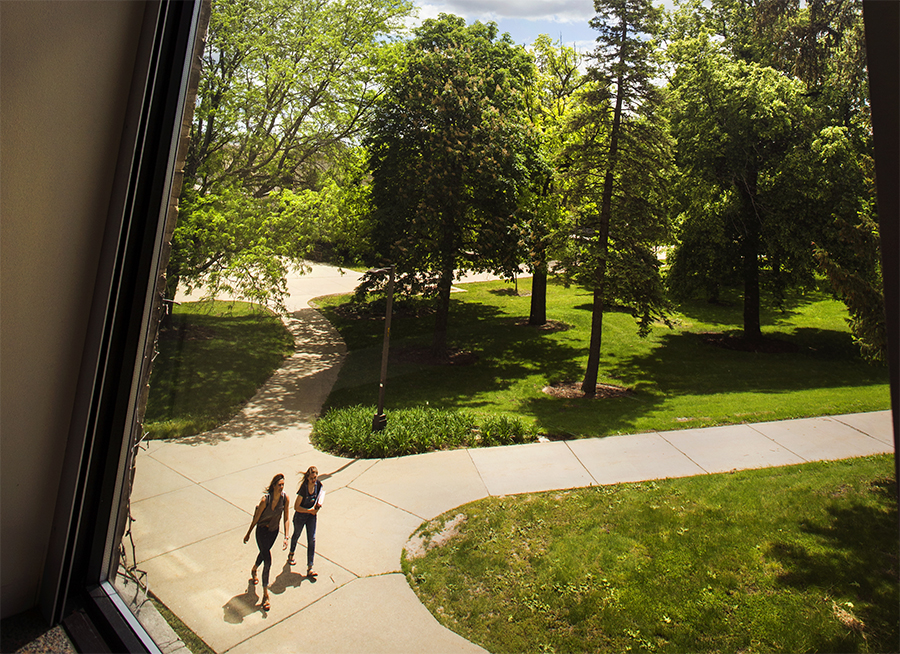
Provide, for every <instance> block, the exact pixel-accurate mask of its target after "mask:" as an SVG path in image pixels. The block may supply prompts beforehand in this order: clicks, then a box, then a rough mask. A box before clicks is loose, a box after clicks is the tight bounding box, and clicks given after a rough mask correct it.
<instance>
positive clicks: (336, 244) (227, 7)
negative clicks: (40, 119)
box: [167, 0, 412, 308]
mask: <svg viewBox="0 0 900 654" xmlns="http://www.w3.org/2000/svg"><path fill="white" fill-rule="evenodd" d="M411 8H412V5H411V4H410V3H409V2H407V1H405V0H401V1H399V2H397V1H395V0H313V1H312V2H306V1H300V0H216V1H215V2H214V3H213V11H212V16H211V19H210V27H209V36H208V41H207V44H206V48H205V52H204V56H203V65H202V75H201V80H200V85H199V92H198V99H197V107H196V110H195V114H194V121H193V124H192V127H191V145H190V149H189V152H188V155H187V162H186V167H185V182H184V190H183V193H182V198H181V209H180V211H179V224H178V227H177V228H176V233H175V237H174V243H173V254H172V259H171V262H170V265H169V268H168V271H167V276H168V278H169V280H170V281H169V287H170V292H171V291H172V289H173V288H174V286H175V285H176V284H177V283H178V282H179V281H180V282H181V283H184V284H186V285H188V286H191V285H202V286H204V287H206V289H207V291H208V292H209V293H210V294H215V293H216V292H218V291H220V290H229V291H233V292H235V293H237V294H238V295H241V296H244V297H248V298H253V299H254V300H260V299H265V301H266V302H267V303H269V305H270V306H272V307H274V308H283V305H282V299H283V292H284V287H283V283H284V282H283V274H284V272H285V271H286V270H287V268H288V267H289V266H290V265H291V264H292V263H296V262H299V261H300V260H301V259H302V258H303V257H304V256H306V255H307V254H308V253H309V252H310V249H311V248H312V247H313V246H316V247H319V248H323V246H324V247H326V248H333V251H334V252H335V254H336V256H337V257H338V258H340V257H353V256H354V252H355V246H354V245H353V243H358V242H359V240H360V237H361V235H362V233H363V230H362V229H361V228H360V226H359V216H360V214H361V213H362V212H363V211H364V209H365V202H364V199H363V198H362V197H361V194H360V192H359V188H360V177H361V175H360V173H359V168H360V166H359V157H358V156H357V157H356V160H355V161H354V149H353V148H352V147H350V146H351V144H352V143H353V142H354V141H358V138H359V134H360V133H361V130H362V129H363V128H364V126H365V121H366V118H367V116H368V114H369V112H370V111H371V108H372V105H373V103H374V101H375V98H376V97H377V95H378V93H379V85H380V80H381V78H382V76H383V73H384V71H385V68H384V67H385V66H388V65H390V64H391V61H392V56H393V55H392V52H393V50H394V49H395V48H394V46H393V45H392V44H391V42H390V40H389V39H388V38H386V37H388V36H389V35H390V34H391V33H392V32H394V31H396V30H398V29H400V28H401V27H402V25H403V21H404V20H405V18H406V16H407V15H408V14H409V12H410V11H411ZM354 169H355V170H356V172H354ZM339 226H340V227H341V228H342V229H341V230H340V231H341V233H342V234H345V235H346V236H345V237H343V238H335V237H334V234H335V232H336V231H338V230H337V228H338V227H339ZM344 228H345V229H344Z"/></svg>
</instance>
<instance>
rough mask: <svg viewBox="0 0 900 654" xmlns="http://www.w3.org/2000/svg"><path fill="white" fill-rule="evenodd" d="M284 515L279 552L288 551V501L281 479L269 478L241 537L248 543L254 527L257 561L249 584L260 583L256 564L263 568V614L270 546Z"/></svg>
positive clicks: (267, 596) (270, 554) (266, 603)
mask: <svg viewBox="0 0 900 654" xmlns="http://www.w3.org/2000/svg"><path fill="white" fill-rule="evenodd" d="M282 515H284V544H283V545H282V549H284V548H286V547H287V539H288V536H287V535H288V498H287V495H286V494H285V492H284V475H282V474H277V475H275V476H274V477H272V482H271V483H270V484H269V487H268V488H267V489H266V494H265V495H263V496H262V499H260V501H259V504H258V505H257V506H256V511H255V512H254V513H253V520H251V521H250V528H249V529H248V530H247V535H246V536H244V542H245V543H246V542H247V541H248V540H250V532H251V531H253V527H254V526H255V527H256V544H257V546H259V556H257V557H256V563H254V564H253V567H252V568H250V581H251V582H253V583H254V584H258V583H259V579H258V578H257V576H256V569H257V568H258V567H259V564H260V563H262V564H263V572H262V582H263V599H262V610H263V611H268V610H269V608H271V607H270V604H269V570H270V569H271V567H272V551H271V550H272V545H274V544H275V539H276V538H278V523H279V521H280V518H281V516H282Z"/></svg>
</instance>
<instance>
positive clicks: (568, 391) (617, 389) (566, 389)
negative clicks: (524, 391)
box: [543, 382, 634, 400]
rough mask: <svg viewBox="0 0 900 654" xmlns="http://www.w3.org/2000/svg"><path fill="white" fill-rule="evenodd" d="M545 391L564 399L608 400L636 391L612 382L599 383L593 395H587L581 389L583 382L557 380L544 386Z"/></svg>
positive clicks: (632, 393)
mask: <svg viewBox="0 0 900 654" xmlns="http://www.w3.org/2000/svg"><path fill="white" fill-rule="evenodd" d="M543 392H544V393H546V394H547V395H549V396H551V397H559V398H563V399H573V398H582V397H583V398H588V399H594V400H606V399H611V398H616V397H629V396H632V395H634V391H632V390H630V389H628V388H624V387H622V386H614V385H612V384H597V390H596V392H595V393H594V394H593V395H586V394H585V392H584V391H583V390H581V382H557V383H555V384H550V385H549V386H545V387H544V388H543Z"/></svg>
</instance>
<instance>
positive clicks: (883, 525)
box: [768, 479, 900, 652]
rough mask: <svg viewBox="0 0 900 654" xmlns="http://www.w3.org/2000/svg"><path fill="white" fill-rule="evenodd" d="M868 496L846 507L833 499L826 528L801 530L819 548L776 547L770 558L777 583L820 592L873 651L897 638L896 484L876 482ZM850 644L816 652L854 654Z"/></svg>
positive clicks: (813, 526) (828, 644) (827, 646)
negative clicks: (776, 563) (778, 566)
mask: <svg viewBox="0 0 900 654" xmlns="http://www.w3.org/2000/svg"><path fill="white" fill-rule="evenodd" d="M872 491H873V495H874V502H872V503H867V504H864V503H862V502H858V501H856V502H854V503H852V504H849V505H848V504H847V503H846V502H844V503H841V502H840V501H838V500H836V501H835V502H834V503H833V504H832V505H831V506H830V507H829V509H828V522H827V523H824V524H813V523H808V524H803V525H801V530H802V531H803V532H805V533H807V534H810V535H811V536H813V537H815V540H816V541H817V544H818V545H819V546H818V547H815V548H810V547H806V546H804V545H802V544H798V543H786V542H777V543H774V544H773V545H772V546H771V548H770V551H769V552H768V553H769V555H770V556H772V557H774V558H775V559H777V560H778V561H779V563H781V565H782V566H783V568H784V570H785V572H784V573H783V574H782V575H781V576H780V577H779V578H778V582H779V583H780V584H782V585H783V586H787V587H792V588H798V589H801V590H806V589H807V588H809V587H815V588H820V589H822V592H823V594H824V595H825V596H826V597H829V598H830V599H831V601H834V602H835V605H834V611H835V614H836V618H837V619H841V621H842V622H844V624H845V626H847V628H848V630H861V632H862V633H863V634H865V635H866V636H867V638H868V639H870V640H869V642H870V646H872V647H876V648H877V647H878V646H879V645H881V646H885V647H886V646H893V647H896V645H897V643H898V639H900V627H898V625H900V593H898V584H897V575H898V545H897V518H898V516H897V501H896V498H897V490H896V482H895V481H894V480H889V479H882V480H879V481H876V482H874V483H873V486H872ZM848 599H849V600H850V602H849V604H847V603H846V602H847V600H848ZM852 618H857V619H858V620H859V621H861V623H862V624H858V623H855V622H853V619H852ZM854 642H855V641H854V640H851V639H850V637H848V639H847V640H844V639H839V640H838V641H837V642H825V643H817V644H816V645H815V651H820V652H850V651H855V649H854V647H855V646H854ZM872 651H887V650H881V649H875V650H872Z"/></svg>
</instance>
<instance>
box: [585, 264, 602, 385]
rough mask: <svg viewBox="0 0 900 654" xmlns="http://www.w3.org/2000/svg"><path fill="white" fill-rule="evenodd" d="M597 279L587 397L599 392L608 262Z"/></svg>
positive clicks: (598, 268) (592, 309)
mask: <svg viewBox="0 0 900 654" xmlns="http://www.w3.org/2000/svg"><path fill="white" fill-rule="evenodd" d="M596 276H597V279H596V281H595V286H594V300H593V305H592V308H591V341H590V345H589V347H588V362H587V368H586V369H585V373H584V381H582V382H581V391H582V392H583V393H584V394H585V395H591V396H592V395H594V394H595V393H596V392H597V376H598V374H599V372H600V345H601V343H602V340H603V303H604V298H603V295H604V290H605V286H606V261H603V262H602V263H601V264H600V265H599V266H597V272H596Z"/></svg>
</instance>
